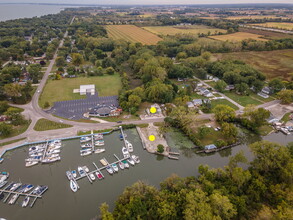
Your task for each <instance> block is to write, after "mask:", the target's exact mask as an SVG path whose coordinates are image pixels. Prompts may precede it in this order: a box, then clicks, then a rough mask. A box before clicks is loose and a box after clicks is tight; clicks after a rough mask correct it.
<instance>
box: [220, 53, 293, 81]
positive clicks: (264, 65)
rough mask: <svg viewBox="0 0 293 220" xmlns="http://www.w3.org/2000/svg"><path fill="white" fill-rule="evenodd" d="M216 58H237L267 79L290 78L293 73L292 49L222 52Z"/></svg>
mask: <svg viewBox="0 0 293 220" xmlns="http://www.w3.org/2000/svg"><path fill="white" fill-rule="evenodd" d="M214 56H216V57H217V58H218V59H239V60H242V61H244V62H246V63H248V64H250V65H252V66H253V67H254V68H256V69H258V70H259V71H261V72H262V73H263V74H265V75H266V76H267V78H268V79H272V78H275V77H280V78H282V79H285V80H290V79H291V78H290V74H292V73H293V62H292V60H293V50H275V51H260V52H259V51H252V52H236V53H225V54H224V53H222V54H216V55H214Z"/></svg>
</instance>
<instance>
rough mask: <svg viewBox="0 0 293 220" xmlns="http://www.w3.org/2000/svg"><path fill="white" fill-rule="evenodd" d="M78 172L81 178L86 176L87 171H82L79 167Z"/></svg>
mask: <svg viewBox="0 0 293 220" xmlns="http://www.w3.org/2000/svg"><path fill="white" fill-rule="evenodd" d="M77 170H78V173H79V175H80V176H85V171H84V170H83V169H82V167H78V168H77Z"/></svg>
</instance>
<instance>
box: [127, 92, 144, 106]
mask: <svg viewBox="0 0 293 220" xmlns="http://www.w3.org/2000/svg"><path fill="white" fill-rule="evenodd" d="M128 102H129V106H132V107H135V108H136V109H138V107H139V105H140V103H141V98H140V97H139V96H137V95H130V96H129V97H128Z"/></svg>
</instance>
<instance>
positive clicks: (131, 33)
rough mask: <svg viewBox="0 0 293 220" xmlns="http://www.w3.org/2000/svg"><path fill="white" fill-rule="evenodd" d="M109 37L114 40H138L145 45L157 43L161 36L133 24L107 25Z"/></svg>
mask: <svg viewBox="0 0 293 220" xmlns="http://www.w3.org/2000/svg"><path fill="white" fill-rule="evenodd" d="M106 29H107V32H108V35H109V37H111V38H113V39H115V40H121V39H123V40H127V41H130V42H140V43H142V44H146V45H154V44H157V43H158V42H159V41H161V40H162V38H160V37H158V36H157V35H155V34H153V33H151V32H149V31H146V30H144V29H142V28H140V27H137V26H134V25H107V26H106Z"/></svg>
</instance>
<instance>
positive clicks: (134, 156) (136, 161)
mask: <svg viewBox="0 0 293 220" xmlns="http://www.w3.org/2000/svg"><path fill="white" fill-rule="evenodd" d="M131 158H132V159H133V160H134V162H135V163H140V159H139V157H138V156H136V155H131Z"/></svg>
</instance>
